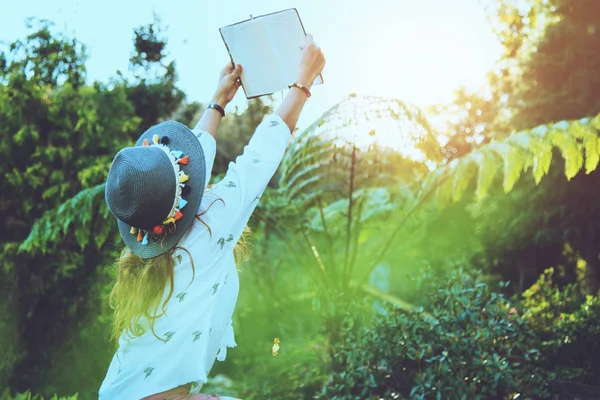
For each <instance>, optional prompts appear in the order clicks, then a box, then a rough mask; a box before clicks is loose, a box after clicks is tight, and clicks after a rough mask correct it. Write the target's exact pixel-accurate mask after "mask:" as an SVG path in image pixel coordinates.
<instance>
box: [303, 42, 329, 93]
mask: <svg viewBox="0 0 600 400" xmlns="http://www.w3.org/2000/svg"><path fill="white" fill-rule="evenodd" d="M300 48H301V49H302V55H301V56H300V74H299V76H298V83H301V84H302V85H303V86H306V87H307V88H308V89H310V87H311V86H312V84H313V82H314V80H315V79H316V78H317V76H319V74H320V73H321V71H323V67H324V66H325V56H324V55H323V52H322V51H321V48H320V47H319V46H317V44H316V43H315V42H314V39H313V36H312V35H311V34H310V33H308V34H307V35H306V39H305V41H304V44H303V45H302V46H300Z"/></svg>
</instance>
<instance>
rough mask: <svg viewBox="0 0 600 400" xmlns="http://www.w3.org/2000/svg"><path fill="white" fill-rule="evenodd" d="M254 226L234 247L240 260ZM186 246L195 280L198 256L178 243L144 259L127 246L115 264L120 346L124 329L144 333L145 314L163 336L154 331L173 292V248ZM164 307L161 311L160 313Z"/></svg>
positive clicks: (113, 302) (114, 334) (113, 299)
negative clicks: (166, 292) (177, 245)
mask: <svg viewBox="0 0 600 400" xmlns="http://www.w3.org/2000/svg"><path fill="white" fill-rule="evenodd" d="M200 216H201V214H200V215H196V218H197V219H198V221H200V222H201V223H202V224H204V225H205V226H206V228H207V229H208V231H209V232H210V233H211V235H212V232H211V230H210V227H209V226H208V225H207V224H206V223H204V221H202V220H201V219H200ZM250 233H251V231H250V228H248V227H247V226H246V227H245V228H244V231H243V233H242V236H241V237H240V240H239V241H238V242H237V244H236V245H235V247H234V250H233V251H234V258H235V262H236V264H239V263H240V262H242V261H244V260H245V259H247V257H248V254H249V252H250V246H249V243H248V236H249V235H250ZM178 248H179V249H182V250H184V251H185V252H186V253H187V254H188V256H189V257H190V260H191V264H192V280H193V279H194V274H195V267H194V260H193V259H192V256H191V254H190V252H189V251H187V250H186V249H185V248H183V247H174V248H173V249H171V250H169V251H167V252H166V253H163V254H161V255H160V256H157V257H153V258H150V259H146V260H144V259H142V258H140V257H138V256H136V255H135V254H133V253H132V252H131V250H130V249H129V248H128V247H127V246H125V248H124V249H123V250H122V251H121V254H120V256H119V257H118V258H117V260H116V262H115V264H114V268H115V269H116V271H115V285H114V287H113V288H112V291H111V293H110V297H109V305H110V308H112V309H113V310H114V318H113V323H112V329H111V341H114V343H115V346H116V347H118V343H119V337H120V336H121V334H122V333H125V334H127V335H129V336H130V337H136V336H141V335H142V334H144V332H145V330H144V328H143V326H142V325H141V324H140V319H141V318H142V317H145V319H146V320H147V321H148V325H149V327H150V330H151V331H152V334H153V335H154V336H155V337H156V338H157V339H159V340H162V341H166V339H163V338H160V337H158V336H157V335H156V332H155V331H154V321H155V320H156V319H157V318H158V317H160V316H162V315H163V314H165V311H166V305H167V303H168V301H169V299H170V298H171V296H172V295H173V286H174V274H173V267H174V261H173V252H174V251H175V250H176V249H178ZM167 283H169V284H170V285H169V286H170V288H169V294H168V295H167V297H166V299H165V301H164V302H163V303H162V307H161V299H162V297H163V294H164V291H165V288H166V285H167ZM159 308H161V312H160V314H157V312H158V310H159Z"/></svg>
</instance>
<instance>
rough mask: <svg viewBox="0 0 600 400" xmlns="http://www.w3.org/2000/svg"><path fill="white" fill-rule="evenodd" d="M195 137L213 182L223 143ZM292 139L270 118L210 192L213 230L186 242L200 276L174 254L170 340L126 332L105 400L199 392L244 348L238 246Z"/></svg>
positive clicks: (161, 322)
mask: <svg viewBox="0 0 600 400" xmlns="http://www.w3.org/2000/svg"><path fill="white" fill-rule="evenodd" d="M194 134H196V136H198V138H199V140H200V143H201V144H202V147H203V150H204V153H205V155H206V160H207V161H206V162H207V180H206V181H207V182H209V179H210V171H211V170H212V166H213V163H214V158H215V153H216V143H215V140H214V138H213V137H212V136H211V135H210V134H208V133H206V132H202V131H198V130H194ZM290 135H291V134H290V129H289V128H288V126H287V125H286V124H285V123H284V122H283V120H282V119H281V118H280V117H279V116H277V115H269V116H267V117H265V119H264V120H263V122H262V123H261V124H260V125H259V127H258V128H257V129H256V132H255V133H254V135H253V136H252V138H251V140H250V142H249V143H248V145H247V146H246V147H245V148H244V152H243V154H242V155H241V156H238V157H237V159H236V160H235V162H231V163H230V164H229V168H228V170H227V173H226V175H225V177H224V178H223V180H221V181H220V182H219V183H217V184H216V185H214V186H213V187H212V188H210V189H207V190H206V191H205V193H204V196H203V199H202V202H201V205H200V210H199V211H200V212H204V211H206V212H205V213H204V214H203V215H202V217H201V218H202V220H203V221H204V222H205V223H206V224H207V225H208V226H209V227H210V230H211V231H210V232H209V230H208V229H207V228H206V226H204V225H203V224H201V223H200V222H198V221H197V220H195V221H194V223H193V224H192V226H191V228H190V229H189V230H188V232H187V233H186V234H185V235H184V236H183V238H182V239H181V241H180V243H179V246H181V247H184V248H186V249H187V250H188V251H189V252H190V254H191V256H192V258H193V260H194V269H195V273H194V275H192V274H193V273H192V265H191V260H190V257H189V256H188V254H187V253H186V252H185V251H182V250H176V251H175V252H174V254H173V257H174V259H175V267H174V288H173V294H172V296H171V298H170V300H169V301H168V302H167V306H166V315H163V316H161V317H159V318H157V319H156V320H155V324H154V330H155V332H156V334H157V335H158V336H159V337H162V338H163V339H164V340H165V341H160V340H158V339H157V338H156V337H155V336H154V335H153V334H152V332H151V331H150V330H149V329H147V324H146V325H145V326H144V328H145V331H146V332H145V333H144V334H143V335H142V336H139V337H135V338H131V337H129V336H127V335H125V334H122V335H121V337H120V339H119V347H118V349H117V352H116V353H115V355H114V356H113V359H112V362H111V363H110V366H109V368H108V372H107V374H106V377H105V378H104V381H103V382H102V385H101V387H100V390H99V399H100V400H108V399H110V400H120V399H127V400H132V399H141V398H143V397H146V396H150V395H153V394H157V393H160V392H164V391H167V390H170V389H173V388H175V387H177V386H180V385H183V384H186V383H189V382H191V383H192V389H191V391H190V393H199V392H200V389H201V388H202V385H203V384H204V383H205V382H206V381H207V376H208V373H209V372H210V370H211V368H212V365H213V363H214V361H215V358H217V359H218V360H219V361H222V360H224V359H225V356H226V353H227V347H234V346H235V345H236V344H235V341H234V335H233V327H232V324H231V321H232V320H231V317H232V314H233V309H234V307H235V303H236V301H237V296H238V291H239V279H238V274H237V269H236V265H235V261H234V257H233V248H234V246H235V244H236V243H237V241H238V240H239V238H240V236H241V234H242V232H243V230H244V227H245V226H246V224H247V222H248V219H249V218H250V216H251V214H252V212H253V211H254V209H255V207H256V205H257V203H258V200H259V198H260V196H261V195H262V193H263V191H264V190H265V188H266V186H267V184H268V182H269V180H270V179H271V177H272V176H273V175H274V173H275V171H276V170H277V167H278V166H279V164H280V162H281V159H282V158H283V154H284V152H285V149H286V147H287V145H288V143H289V140H290ZM192 190H193V188H192ZM211 232H212V234H211ZM192 278H193V280H192ZM169 287H170V284H168V285H167V287H166V288H165V292H164V294H163V301H164V300H165V299H166V298H167V294H168V292H169ZM160 312H161V308H159V311H158V313H160Z"/></svg>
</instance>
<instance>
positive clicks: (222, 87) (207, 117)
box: [193, 62, 242, 185]
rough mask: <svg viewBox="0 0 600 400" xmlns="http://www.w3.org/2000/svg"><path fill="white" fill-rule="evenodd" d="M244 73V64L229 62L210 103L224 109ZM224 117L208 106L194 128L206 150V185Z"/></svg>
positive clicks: (208, 180)
mask: <svg viewBox="0 0 600 400" xmlns="http://www.w3.org/2000/svg"><path fill="white" fill-rule="evenodd" d="M241 73H242V66H241V65H239V64H238V65H237V67H236V68H235V69H234V68H233V66H232V64H231V62H229V63H228V64H227V65H225V67H224V68H223V69H222V70H221V72H220V73H219V83H218V84H217V90H215V94H214V95H213V97H212V100H211V103H210V104H217V105H219V106H220V107H221V108H222V109H225V106H227V104H229V102H230V101H231V100H232V99H233V96H235V93H236V92H237V90H238V88H239V87H240V81H239V80H238V78H239V77H240V74H241ZM222 118H223V116H222V114H221V112H220V111H218V110H217V109H215V108H210V107H208V108H206V110H204V113H203V114H202V117H201V118H200V121H198V123H197V124H196V126H195V127H194V129H193V132H194V134H195V135H196V137H197V138H198V140H199V141H200V144H201V145H202V150H204V157H205V159H206V185H208V184H209V183H210V178H211V173H212V168H213V165H214V162H215V155H216V153H217V142H216V139H217V134H218V133H219V126H220V125H221V119H222Z"/></svg>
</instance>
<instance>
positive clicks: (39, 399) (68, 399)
mask: <svg viewBox="0 0 600 400" xmlns="http://www.w3.org/2000/svg"><path fill="white" fill-rule="evenodd" d="M0 394H1V395H2V399H3V400H77V399H78V395H77V394H75V395H74V396H57V395H54V396H52V397H43V396H40V395H35V394H32V393H31V392H30V391H29V390H28V391H26V392H24V393H16V394H14V395H11V394H10V390H9V389H5V390H4V392H3V393H0Z"/></svg>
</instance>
